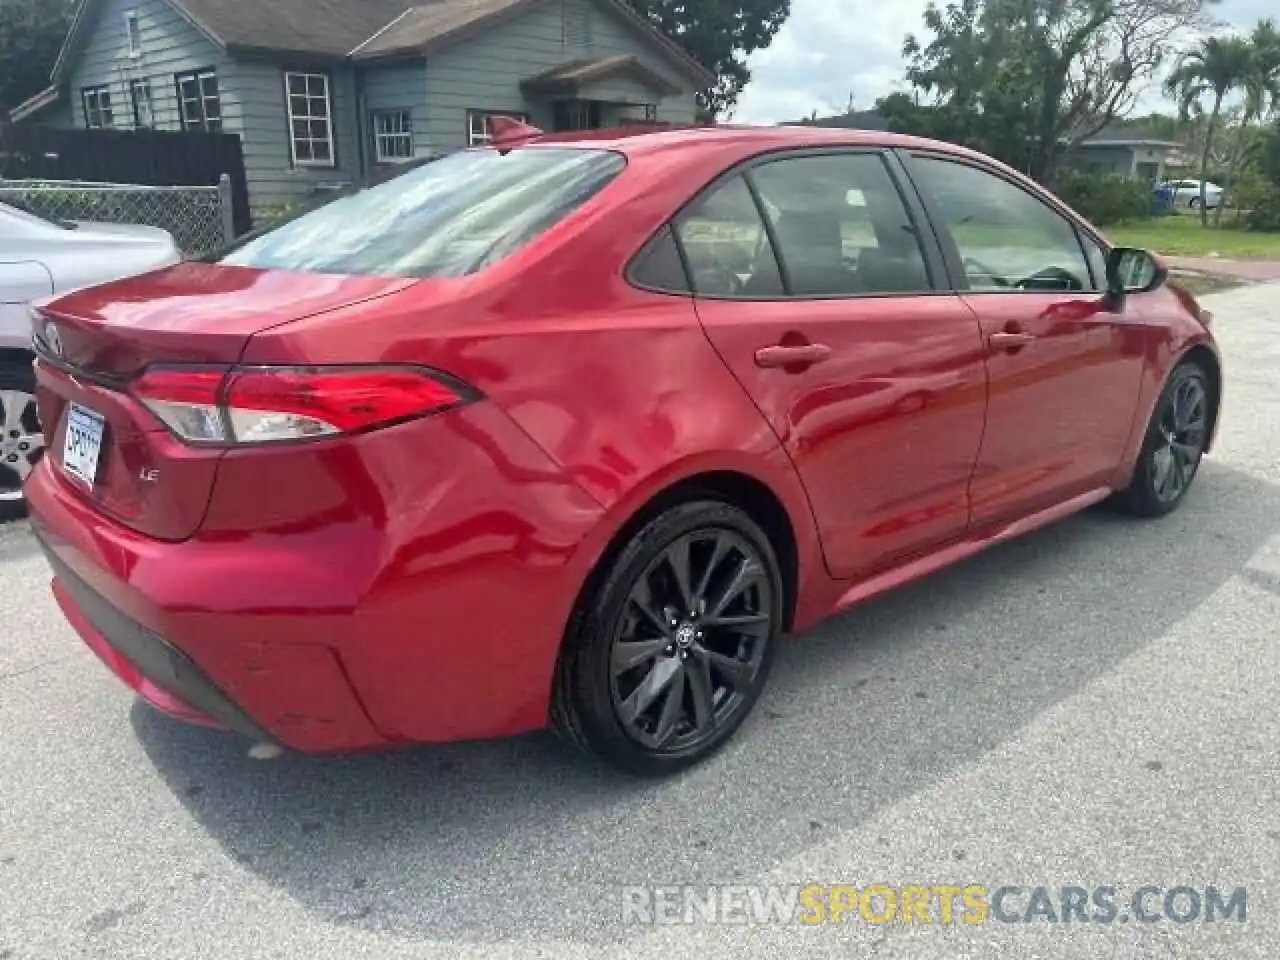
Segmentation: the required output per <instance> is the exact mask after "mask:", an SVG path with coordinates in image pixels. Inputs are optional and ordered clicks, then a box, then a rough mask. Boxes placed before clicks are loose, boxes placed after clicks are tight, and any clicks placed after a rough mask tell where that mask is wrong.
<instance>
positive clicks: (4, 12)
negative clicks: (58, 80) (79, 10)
mask: <svg viewBox="0 0 1280 960" xmlns="http://www.w3.org/2000/svg"><path fill="white" fill-rule="evenodd" d="M72 9H73V3H72V2H71V0H0V116H3V117H5V118H7V116H8V112H9V111H10V110H12V109H13V108H14V107H16V106H18V105H19V104H20V103H22V102H23V101H24V100H27V99H28V98H30V97H32V96H35V94H37V93H39V92H40V91H41V90H43V89H44V88H45V87H47V86H48V85H49V74H50V72H51V71H52V70H53V62H54V61H55V60H56V59H57V58H58V51H59V50H60V49H61V48H62V41H63V40H64V39H65V38H66V36H67V29H68V27H69V26H70V24H71V12H72Z"/></svg>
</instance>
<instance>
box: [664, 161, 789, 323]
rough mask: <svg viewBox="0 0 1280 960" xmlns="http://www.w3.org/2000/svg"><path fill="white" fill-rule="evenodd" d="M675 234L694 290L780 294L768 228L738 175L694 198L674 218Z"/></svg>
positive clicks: (758, 296) (755, 295) (762, 297)
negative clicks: (675, 220)
mask: <svg viewBox="0 0 1280 960" xmlns="http://www.w3.org/2000/svg"><path fill="white" fill-rule="evenodd" d="M676 236H677V237H678V239H679V241H680V246H681V248H682V249H683V250H684V255H685V262H686V263H688V265H689V278H690V280H692V281H693V292H694V293H695V294H698V295H699V296H704V297H734V298H739V299H745V300H752V299H760V300H767V299H771V298H774V297H780V296H782V295H783V292H784V291H783V288H782V278H781V275H780V274H779V272H778V261H777V258H776V257H775V256H774V253H773V245H772V244H771V243H770V242H769V233H768V231H767V230H765V227H764V221H762V220H761V219H760V208H759V207H757V206H756V202H755V198H754V197H752V195H751V190H750V188H748V187H747V183H746V181H745V180H743V179H742V177H741V176H734V177H731V178H730V179H728V180H726V181H724V182H723V183H721V184H719V185H718V186H716V187H713V188H712V189H711V190H710V191H708V192H707V193H706V194H704V195H703V196H701V197H699V198H698V199H697V200H695V201H694V202H693V204H692V205H691V206H690V207H689V208H688V209H687V210H686V211H685V212H684V213H683V214H682V215H681V217H680V219H679V220H678V221H677V222H676Z"/></svg>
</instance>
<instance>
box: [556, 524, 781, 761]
mask: <svg viewBox="0 0 1280 960" xmlns="http://www.w3.org/2000/svg"><path fill="white" fill-rule="evenodd" d="M782 606H783V589H782V579H781V574H780V572H779V567H778V561H777V557H776V555H775V553H774V550H773V547H772V545H771V544H770V542H769V538H768V537H767V536H766V535H765V534H764V532H763V531H761V529H760V528H759V526H757V525H756V524H755V522H754V521H752V519H751V518H750V517H749V516H747V515H746V514H745V513H744V512H743V511H741V510H739V509H737V508H736V507H733V506H731V505H729V504H726V503H721V502H718V501H707V500H703V501H697V502H692V503H684V504H681V505H679V506H676V507H673V508H671V509H670V510H668V511H667V512H665V513H663V514H662V515H660V516H659V517H657V518H656V519H654V520H652V521H650V522H649V523H648V524H646V525H645V526H644V527H643V528H642V529H641V530H640V531H639V532H638V533H637V534H636V535H635V536H634V537H633V538H632V539H631V540H630V542H629V543H628V544H627V545H626V546H625V547H624V548H623V550H622V552H621V553H620V554H619V555H618V557H617V558H616V559H615V560H614V561H613V562H612V564H611V566H610V568H609V570H608V573H607V574H606V577H605V579H604V580H603V582H602V583H601V584H600V585H599V587H598V588H597V589H596V590H595V591H594V593H593V594H592V595H591V596H589V597H587V598H586V600H585V602H584V605H583V608H582V609H581V610H580V611H578V613H577V614H576V615H575V618H574V623H573V625H572V627H571V629H570V631H569V636H568V637H567V638H566V645H565V649H564V652H563V655H562V657H561V662H560V666H559V670H558V675H557V681H556V690H555V695H554V698H553V706H552V720H553V722H554V724H555V726H556V727H557V729H558V730H559V731H560V732H561V733H562V734H563V735H565V736H566V737H567V738H568V739H569V740H571V741H572V742H574V743H576V744H577V745H578V746H580V747H582V748H584V749H585V750H587V751H588V752H590V753H592V754H594V755H596V756H598V757H600V758H602V759H604V760H606V761H607V762H609V763H611V764H613V765H614V766H616V767H619V768H620V769H622V770H624V771H627V772H629V773H634V774H642V775H662V774H667V773H673V772H675V771H677V770H680V769H683V768H685V767H688V766H690V765H692V764H694V763H696V762H698V761H700V760H702V759H704V758H706V757H707V756H709V755H710V754H711V753H713V752H714V751H715V750H717V749H718V748H719V747H720V746H722V745H723V744H724V743H725V741H727V740H728V739H729V737H731V736H732V735H733V733H734V731H735V730H737V728H738V727H739V726H740V725H741V723H742V721H743V720H745V719H746V717H747V715H748V714H749V713H750V712H751V710H752V708H753V707H754V706H755V704H756V701H757V700H758V699H759V697H760V692H761V690H763V688H764V685H765V681H766V680H767V678H768V675H769V669H770V667H771V665H772V663H773V658H774V653H775V648H776V646H777V644H776V642H775V641H776V639H777V637H778V635H779V633H780V632H781V630H782V623H783V610H782Z"/></svg>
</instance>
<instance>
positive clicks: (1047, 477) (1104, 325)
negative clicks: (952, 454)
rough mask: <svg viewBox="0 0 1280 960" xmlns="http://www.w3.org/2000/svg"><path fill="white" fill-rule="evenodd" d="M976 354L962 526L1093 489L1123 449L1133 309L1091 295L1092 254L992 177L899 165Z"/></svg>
mask: <svg viewBox="0 0 1280 960" xmlns="http://www.w3.org/2000/svg"><path fill="white" fill-rule="evenodd" d="M908 163H909V169H910V172H911V177H912V179H913V180H914V181H915V183H916V184H917V185H918V186H919V187H920V189H921V192H922V195H923V196H924V198H925V201H926V204H927V206H928V207H929V209H930V210H931V211H932V214H933V221H934V224H935V226H937V227H938V230H939V234H940V236H941V238H942V241H943V251H944V254H945V255H946V256H948V257H949V258H950V260H951V263H952V273H953V274H954V275H955V276H956V277H957V278H958V280H959V282H960V285H961V287H962V288H963V289H964V299H965V302H966V303H967V304H968V305H969V306H970V307H971V308H972V309H973V311H974V313H975V314H976V315H977V318H978V321H979V323H980V324H981V327H982V333H983V338H984V341H985V344H986V348H987V368H988V375H989V381H990V388H991V392H990V401H989V405H988V409H987V428H986V432H985V434H984V437H983V442H982V452H981V455H980V456H979V457H978V463H977V468H976V469H975V471H974V476H973V484H972V488H971V496H972V499H973V522H974V523H975V525H982V524H986V523H991V522H998V521H1001V520H1007V519H1013V518H1017V517H1021V516H1024V515H1026V514H1028V513H1032V512H1035V511H1036V510H1038V509H1041V508H1044V507H1048V506H1050V505H1053V504H1056V503H1058V502H1060V501H1062V500H1066V499H1069V498H1070V497H1072V496H1074V495H1076V494H1082V493H1086V492H1089V491H1093V490H1096V489H1098V488H1099V487H1101V486H1105V485H1106V484H1107V483H1109V482H1110V481H1111V478H1112V477H1113V475H1114V473H1115V471H1116V469H1117V467H1118V465H1119V463H1120V461H1121V458H1122V456H1123V454H1124V449H1125V444H1126V442H1127V440H1128V436H1129V430H1130V427H1131V425H1132V423H1133V416H1134V411H1135V408H1136V405H1137V401H1138V392H1139V387H1140V378H1141V375H1142V366H1143V356H1144V353H1143V348H1142V343H1143V338H1142V335H1141V324H1142V317H1141V314H1140V308H1139V307H1138V306H1137V305H1136V304H1135V303H1133V302H1132V300H1133V299H1134V298H1126V300H1125V302H1122V303H1121V304H1119V305H1118V306H1116V305H1113V304H1112V303H1111V302H1110V300H1109V298H1107V297H1106V296H1104V294H1103V292H1102V290H1103V287H1104V286H1105V279H1104V277H1103V271H1102V266H1103V264H1102V260H1103V255H1102V253H1101V250H1100V248H1099V247H1098V246H1097V245H1096V244H1091V247H1090V248H1089V249H1087V248H1086V246H1085V245H1084V243H1083V242H1082V241H1083V239H1084V238H1083V237H1082V235H1081V233H1080V232H1079V231H1078V229H1077V228H1076V226H1075V225H1074V224H1073V223H1072V222H1071V221H1070V220H1069V219H1068V218H1067V217H1065V216H1064V215H1063V214H1061V213H1060V212H1059V211H1058V210H1056V209H1054V208H1053V207H1052V206H1050V205H1049V204H1048V203H1046V202H1045V201H1044V200H1043V199H1041V198H1040V197H1038V196H1036V195H1035V194H1034V193H1032V192H1031V191H1029V190H1028V189H1027V188H1026V187H1024V186H1023V185H1021V184H1019V183H1017V182H1015V181H1014V180H1013V179H1012V178H1010V177H1007V176H1006V175H1004V174H1003V173H1001V172H999V171H997V170H994V169H991V168H988V167H986V166H983V165H979V164H975V163H971V162H968V161H963V160H960V159H957V158H954V157H949V156H940V155H932V154H923V153H919V154H915V155H913V156H911V157H910V158H909V160H908Z"/></svg>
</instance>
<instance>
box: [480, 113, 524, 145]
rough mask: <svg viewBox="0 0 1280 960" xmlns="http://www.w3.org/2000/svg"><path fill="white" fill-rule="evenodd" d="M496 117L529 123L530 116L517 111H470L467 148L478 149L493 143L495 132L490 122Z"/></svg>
mask: <svg viewBox="0 0 1280 960" xmlns="http://www.w3.org/2000/svg"><path fill="white" fill-rule="evenodd" d="M494 117H511V118H512V119H514V120H523V121H524V122H526V123H528V121H529V115H528V114H527V113H520V112H518V111H515V110H468V111H467V146H469V147H477V146H483V145H484V144H487V143H492V142H493V130H492V129H491V128H490V126H489V121H490V120H492V119H493V118H494Z"/></svg>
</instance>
